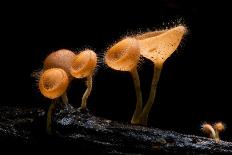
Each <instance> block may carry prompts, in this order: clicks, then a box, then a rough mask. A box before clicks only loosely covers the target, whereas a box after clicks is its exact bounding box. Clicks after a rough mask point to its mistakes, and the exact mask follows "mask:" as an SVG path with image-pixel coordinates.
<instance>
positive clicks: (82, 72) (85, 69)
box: [70, 50, 97, 78]
mask: <svg viewBox="0 0 232 155" xmlns="http://www.w3.org/2000/svg"><path fill="white" fill-rule="evenodd" d="M96 65H97V55H96V53H95V52H94V51H92V50H84V51H82V52H80V53H79V54H77V55H76V56H75V57H74V59H73V61H72V64H71V69H70V73H71V75H72V76H73V77H75V78H86V77H88V76H92V74H93V72H94V69H95V67H96Z"/></svg>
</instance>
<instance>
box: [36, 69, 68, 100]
mask: <svg viewBox="0 0 232 155" xmlns="http://www.w3.org/2000/svg"><path fill="white" fill-rule="evenodd" d="M68 83H69V80H68V76H67V74H66V72H65V71H64V70H63V69H60V68H51V69H48V70H46V71H44V72H43V73H42V74H41V77H40V79H39V89H40V92H41V93H42V94H43V95H44V96H45V97H47V98H50V99H55V98H58V97H60V96H61V95H62V94H64V92H65V91H66V89H67V87H68Z"/></svg>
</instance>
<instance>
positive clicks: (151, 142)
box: [0, 106, 232, 154]
mask: <svg viewBox="0 0 232 155" xmlns="http://www.w3.org/2000/svg"><path fill="white" fill-rule="evenodd" d="M45 127H46V113H45V110H44V109H38V108H37V109H35V108H34V109H33V108H16V107H0V142H2V143H3V142H4V143H24V144H40V143H41V144H44V143H49V144H62V145H73V144H74V145H75V146H76V148H75V149H76V150H79V151H80V150H81V151H85V154H96V153H101V154H155V153H166V154H232V143H231V142H225V141H220V142H219V143H216V142H215V141H213V140H211V139H208V138H205V137H198V136H194V135H184V134H179V133H177V132H172V131H163V130H160V129H155V128H147V127H142V126H135V125H130V124H122V123H119V122H115V121H111V120H107V119H103V118H99V117H96V116H93V115H92V114H91V113H90V112H88V111H83V110H80V109H75V108H73V107H71V106H66V107H65V108H61V107H57V110H56V111H55V112H54V115H53V126H52V127H53V135H52V136H49V135H47V134H46V132H45Z"/></svg>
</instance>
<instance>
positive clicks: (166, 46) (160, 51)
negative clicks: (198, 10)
mask: <svg viewBox="0 0 232 155" xmlns="http://www.w3.org/2000/svg"><path fill="white" fill-rule="evenodd" d="M185 32H186V27H184V26H177V27H174V28H171V29H169V30H163V31H158V32H148V33H145V34H143V35H140V36H137V37H135V38H136V39H137V40H138V42H139V46H140V53H141V55H142V56H143V57H145V58H147V59H149V60H151V61H152V62H153V63H154V73H153V74H154V75H153V79H152V84H151V89H150V95H149V98H148V100H147V103H146V105H145V106H144V108H143V112H142V113H141V115H140V119H139V120H138V121H137V122H135V124H141V125H147V118H148V114H149V112H150V110H151V107H152V105H153V102H154V100H155V94H156V88H157V84H158V81H159V77H160V74H161V70H162V67H163V64H164V62H165V61H166V59H167V58H168V57H170V56H171V54H172V53H173V52H174V51H175V50H176V48H177V47H178V45H179V44H180V41H181V39H182V37H183V35H184V34H185Z"/></svg>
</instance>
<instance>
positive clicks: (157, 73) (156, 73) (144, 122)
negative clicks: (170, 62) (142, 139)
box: [138, 64, 163, 125]
mask: <svg viewBox="0 0 232 155" xmlns="http://www.w3.org/2000/svg"><path fill="white" fill-rule="evenodd" d="M162 68H163V65H155V64H154V73H153V79H152V84H151V89H150V94H149V98H148V100H147V103H146V105H145V106H144V108H143V112H142V113H141V115H140V118H139V122H138V124H141V125H147V119H148V115H149V112H150V110H151V107H152V105H153V103H154V100H155V96H156V89H157V84H158V82H159V78H160V74H161V70H162Z"/></svg>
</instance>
